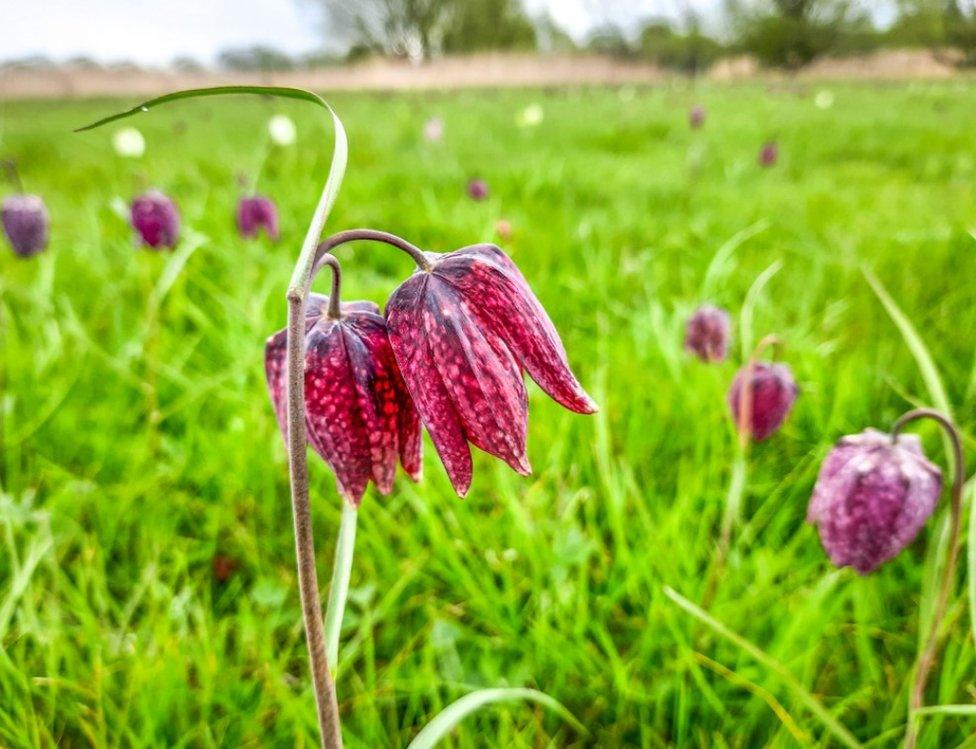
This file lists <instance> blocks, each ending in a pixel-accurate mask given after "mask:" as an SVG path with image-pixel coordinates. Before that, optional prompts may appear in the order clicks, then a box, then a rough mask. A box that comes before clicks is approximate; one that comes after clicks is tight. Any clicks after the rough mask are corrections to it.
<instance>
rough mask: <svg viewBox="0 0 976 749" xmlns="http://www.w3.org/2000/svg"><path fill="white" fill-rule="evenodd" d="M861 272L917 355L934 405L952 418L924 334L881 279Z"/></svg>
mask: <svg viewBox="0 0 976 749" xmlns="http://www.w3.org/2000/svg"><path fill="white" fill-rule="evenodd" d="M861 273H863V274H864V278H865V279H866V280H867V282H868V284H869V285H870V286H871V288H872V289H873V290H874V293H875V295H876V296H877V297H878V299H879V300H881V304H882V305H883V306H884V308H885V310H886V311H887V313H888V316H889V317H891V320H892V322H894V323H895V326H896V327H897V328H898V332H900V333H901V335H902V338H904V339H905V345H907V346H908V350H909V351H911V352H912V356H914V357H915V361H916V363H917V364H918V368H919V371H920V372H921V373H922V379H923V380H924V381H925V387H926V388H927V389H928V391H929V397H930V398H931V399H932V405H933V406H935V407H936V408H937V409H939V410H940V411H941V412H942V413H944V414H945V415H946V416H948V417H949V418H950V419H951V418H952V405H951V404H950V403H949V396H947V395H946V391H945V386H943V384H942V378H941V377H940V376H939V370H938V368H937V367H936V366H935V361H934V360H933V359H932V354H931V353H929V349H928V347H927V346H926V345H925V342H924V341H923V340H922V336H920V335H919V334H918V331H917V330H916V329H915V326H914V325H913V324H912V321H911V320H909V319H908V315H906V314H905V313H904V312H902V311H901V308H900V307H899V306H898V304H897V303H896V302H895V300H894V299H893V298H892V297H891V294H889V293H888V290H887V289H886V288H885V287H884V284H882V283H881V280H880V279H879V278H878V277H877V276H875V275H874V273H872V272H871V271H870V270H869V269H868V268H867V267H862V268H861Z"/></svg>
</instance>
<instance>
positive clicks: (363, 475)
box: [264, 294, 421, 505]
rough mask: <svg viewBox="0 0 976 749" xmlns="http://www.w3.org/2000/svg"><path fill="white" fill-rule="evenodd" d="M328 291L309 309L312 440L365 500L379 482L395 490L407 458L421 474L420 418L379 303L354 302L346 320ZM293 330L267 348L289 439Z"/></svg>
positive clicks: (271, 385) (354, 498) (348, 495)
mask: <svg viewBox="0 0 976 749" xmlns="http://www.w3.org/2000/svg"><path fill="white" fill-rule="evenodd" d="M328 310H329V299H328V297H324V296H321V295H319V294H312V295H310V297H309V300H308V304H307V307H306V315H305V412H306V413H305V421H306V429H307V433H308V441H309V442H310V443H311V445H312V447H313V448H314V450H315V452H317V453H318V454H319V455H320V456H321V457H322V459H323V460H325V462H326V463H328V464H329V466H330V467H331V468H332V471H333V473H335V476H336V484H337V486H338V488H339V493H340V494H341V495H342V496H343V497H344V498H345V499H346V500H347V501H349V502H351V503H352V504H354V505H358V504H359V502H360V500H361V499H362V497H363V493H364V492H365V491H366V485H367V484H368V483H369V481H370V480H372V481H373V482H374V483H375V484H376V487H377V488H378V489H379V490H380V492H381V493H382V494H388V493H389V492H390V490H391V489H392V488H393V478H394V475H395V474H396V464H397V458H398V457H399V459H400V462H401V464H402V465H403V468H404V470H405V471H406V472H407V473H408V474H409V475H410V476H411V477H412V478H413V479H414V480H418V479H419V478H420V472H421V455H420V420H419V418H418V416H417V411H416V409H415V408H414V406H413V403H412V402H411V400H410V396H409V395H408V394H407V391H406V388H405V387H404V384H403V378H402V377H401V376H400V370H399V369H398V368H397V363H396V360H395V358H394V356H393V351H392V350H391V348H390V343H389V340H388V338H387V333H386V321H385V320H384V319H383V317H382V315H380V310H379V307H377V306H376V305H375V304H373V303H372V302H349V303H344V304H342V305H341V307H340V316H339V317H338V318H336V317H334V316H332V315H331V314H330V313H329V311H328ZM286 344H287V331H285V330H281V331H279V332H277V333H275V334H274V335H273V336H271V337H270V338H269V339H268V342H267V345H266V346H265V357H264V360H265V374H266V376H267V380H268V389H269V391H270V394H271V402H272V403H273V404H274V409H275V414H276V415H277V417H278V424H279V426H280V427H281V431H282V434H283V435H285V436H286V439H287V362H286V358H287V348H286Z"/></svg>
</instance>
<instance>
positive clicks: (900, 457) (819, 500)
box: [807, 429, 942, 575]
mask: <svg viewBox="0 0 976 749" xmlns="http://www.w3.org/2000/svg"><path fill="white" fill-rule="evenodd" d="M941 491H942V472H941V471H940V470H939V469H938V467H936V466H935V465H933V464H932V463H930V462H929V461H928V460H927V459H926V457H925V454H924V453H923V452H922V444H921V442H920V441H919V439H918V437H917V436H915V435H913V434H900V435H898V436H897V437H892V436H891V435H890V434H885V433H883V432H879V431H878V430H876V429H867V430H865V431H864V432H862V433H861V434H854V435H850V436H847V437H843V438H841V440H840V441H839V442H838V443H837V445H836V446H835V447H834V448H833V450H831V451H830V454H829V455H827V458H826V460H824V462H823V465H822V466H821V467H820V475H819V476H818V477H817V483H816V485H815V486H814V488H813V497H812V498H811V499H810V506H809V509H808V510H807V521H808V522H810V523H814V524H815V525H816V526H817V529H818V531H819V532H820V541H821V543H823V547H824V549H825V550H826V552H827V554H828V556H829V557H830V561H832V562H833V563H834V564H835V565H837V566H838V567H844V566H850V567H853V568H854V569H855V570H857V571H858V572H859V573H861V574H862V575H866V574H868V573H870V572H873V571H874V570H875V569H877V568H878V567H879V566H880V565H881V564H883V563H884V562H887V561H888V560H889V559H891V558H892V557H895V556H897V555H898V554H899V553H900V552H901V551H902V549H904V548H905V547H906V546H908V544H910V543H911V542H912V540H913V539H914V538H915V536H917V535H918V532H919V531H920V530H921V529H922V526H924V525H925V521H926V520H928V518H929V516H930V515H931V514H932V512H933V511H934V510H935V506H936V503H937V502H938V500H939V494H940V493H941Z"/></svg>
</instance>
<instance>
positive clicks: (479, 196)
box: [468, 179, 488, 200]
mask: <svg viewBox="0 0 976 749" xmlns="http://www.w3.org/2000/svg"><path fill="white" fill-rule="evenodd" d="M468 197H470V198H471V199H472V200H485V199H486V198H487V197H488V183H487V182H485V181H484V180H483V179H473V180H471V181H470V182H468Z"/></svg>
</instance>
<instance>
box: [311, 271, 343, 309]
mask: <svg viewBox="0 0 976 749" xmlns="http://www.w3.org/2000/svg"><path fill="white" fill-rule="evenodd" d="M326 265H328V266H329V268H330V269H331V270H332V291H330V292H329V309H328V310H327V312H326V314H328V316H329V318H331V319H332V320H338V319H340V318H341V317H342V311H341V308H340V306H339V305H340V294H341V292H342V267H341V266H340V265H339V259H338V258H337V257H336V256H335V255H325V256H323V257H322V258H321V259H320V260H319V261H318V262H316V263H315V266H314V267H313V270H312V276H314V275H315V274H316V273H317V272H318V270H319V269H320V268H324V267H325V266H326ZM311 281H312V279H311V278H310V279H309V283H311Z"/></svg>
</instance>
